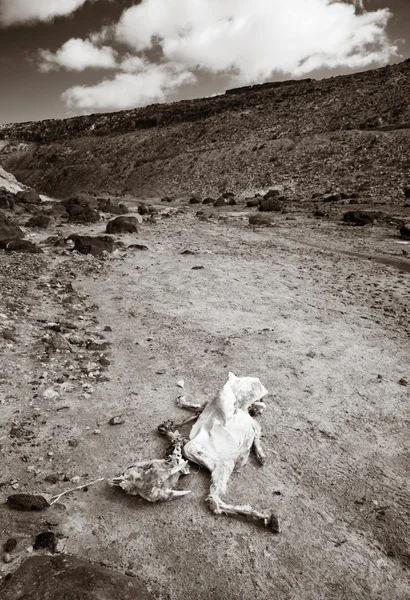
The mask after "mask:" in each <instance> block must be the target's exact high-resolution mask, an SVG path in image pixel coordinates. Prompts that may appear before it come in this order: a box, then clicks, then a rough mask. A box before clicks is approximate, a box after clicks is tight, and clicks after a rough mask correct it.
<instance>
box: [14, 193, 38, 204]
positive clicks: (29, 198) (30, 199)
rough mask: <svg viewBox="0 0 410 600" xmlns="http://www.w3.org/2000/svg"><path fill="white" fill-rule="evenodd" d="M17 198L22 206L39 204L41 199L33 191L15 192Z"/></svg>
mask: <svg viewBox="0 0 410 600" xmlns="http://www.w3.org/2000/svg"><path fill="white" fill-rule="evenodd" d="M17 198H18V199H19V200H20V201H21V202H23V203H24V204H41V198H40V196H39V195H38V193H37V192H35V191H34V190H24V191H22V192H17Z"/></svg>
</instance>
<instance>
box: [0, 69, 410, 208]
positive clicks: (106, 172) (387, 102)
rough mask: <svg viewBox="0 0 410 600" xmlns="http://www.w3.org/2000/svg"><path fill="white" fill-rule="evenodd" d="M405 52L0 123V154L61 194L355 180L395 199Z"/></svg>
mask: <svg viewBox="0 0 410 600" xmlns="http://www.w3.org/2000/svg"><path fill="white" fill-rule="evenodd" d="M409 75H410V60H407V61H405V62H403V63H400V64H398V65H393V66H387V67H385V68H382V69H377V70H373V71H366V72H363V73H358V74H354V75H348V76H342V77H336V78H330V79H324V80H321V81H315V80H310V79H307V80H302V81H287V82H275V83H267V84H263V85H257V86H250V87H245V88H239V89H234V90H229V91H227V92H226V93H225V94H224V95H222V96H217V97H213V98H206V99H199V100H192V101H183V102H178V103H173V104H168V105H167V104H164V105H152V106H148V107H146V108H142V109H137V110H132V111H122V112H118V113H110V114H101V115H90V116H86V117H76V118H73V119H67V120H48V121H42V122H34V123H22V124H15V125H9V126H3V127H1V128H0V140H2V141H0V162H1V164H2V165H3V166H4V167H5V168H6V169H7V170H8V171H10V172H11V173H13V174H14V175H16V176H17V177H18V179H19V180H20V181H22V182H23V183H25V184H27V185H30V186H32V187H35V188H36V189H38V190H39V191H41V192H44V193H48V194H52V195H55V196H60V197H66V196H69V195H70V194H72V193H73V192H77V191H90V192H98V193H110V194H117V195H118V194H125V193H126V194H132V195H135V196H161V195H191V194H200V195H206V194H216V193H217V192H218V191H219V190H221V189H227V188H229V189H231V190H232V191H234V192H236V193H242V192H254V191H261V190H263V189H265V188H267V187H269V186H272V185H277V186H281V187H282V188H283V189H284V190H285V191H286V193H287V194H295V195H297V196H298V197H299V198H300V199H303V198H304V197H310V196H311V194H312V192H314V191H319V192H323V191H324V190H337V189H339V190H341V189H347V188H348V189H349V190H356V189H358V188H360V187H361V188H362V189H364V188H367V189H368V190H370V191H371V193H372V195H373V199H374V200H375V202H376V203H377V202H380V203H386V202H394V201H396V200H397V202H399V201H401V200H402V189H403V187H405V186H406V185H408V184H409V182H410V159H409V156H410V153H409V150H410V141H409V140H410V137H409V136H410V77H409Z"/></svg>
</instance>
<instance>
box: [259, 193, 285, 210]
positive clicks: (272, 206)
mask: <svg viewBox="0 0 410 600" xmlns="http://www.w3.org/2000/svg"><path fill="white" fill-rule="evenodd" d="M259 210H261V211H263V212H280V211H281V210H282V203H281V201H280V199H279V198H277V197H275V196H270V197H269V198H264V199H263V200H261V202H260V204H259Z"/></svg>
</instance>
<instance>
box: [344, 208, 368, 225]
mask: <svg viewBox="0 0 410 600" xmlns="http://www.w3.org/2000/svg"><path fill="white" fill-rule="evenodd" d="M343 221H345V223H352V224H353V225H357V226H358V227H363V226H364V225H369V224H371V223H373V221H374V217H373V216H372V215H371V214H369V213H366V212H363V211H361V210H349V211H348V212H346V213H345V214H344V215H343Z"/></svg>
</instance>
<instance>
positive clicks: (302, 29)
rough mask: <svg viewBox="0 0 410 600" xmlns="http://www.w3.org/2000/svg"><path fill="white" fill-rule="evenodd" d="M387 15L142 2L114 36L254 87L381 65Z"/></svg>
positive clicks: (202, 1) (288, 5)
mask: <svg viewBox="0 0 410 600" xmlns="http://www.w3.org/2000/svg"><path fill="white" fill-rule="evenodd" d="M389 17H390V12H389V11H388V9H382V10H376V11H370V12H366V11H363V10H361V2H360V1H358V0H352V2H350V3H348V2H345V1H343V0H286V2H284V1H283V0H251V1H250V0H224V1H223V2H221V0H167V1H166V2H163V0H144V1H143V2H142V3H141V4H139V5H137V6H133V7H131V8H129V9H127V10H126V11H125V12H124V13H123V15H122V17H121V20H120V22H119V23H118V25H117V36H118V38H119V39H120V40H121V41H123V42H126V43H127V44H128V45H129V46H130V47H132V48H133V49H135V50H136V51H143V50H147V49H149V48H153V47H155V46H159V47H160V48H161V50H162V52H163V55H164V58H165V59H166V60H167V61H170V62H172V63H177V64H181V65H184V66H185V67H187V68H189V69H194V68H202V69H206V70H208V71H211V72H231V73H232V74H233V76H234V77H235V79H236V80H237V81H240V82H243V83H252V82H258V81H263V80H265V79H268V78H269V77H271V76H272V74H274V73H275V72H280V73H285V74H289V75H294V76H299V75H303V74H306V73H308V72H309V71H312V70H313V69H315V68H318V67H334V66H345V67H361V66H366V65H369V64H370V63H372V62H374V61H380V62H383V61H386V60H388V59H389V58H390V57H391V56H392V52H394V48H392V46H391V45H390V43H389V41H388V39H387V36H386V25H387V22H388V19H389Z"/></svg>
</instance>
